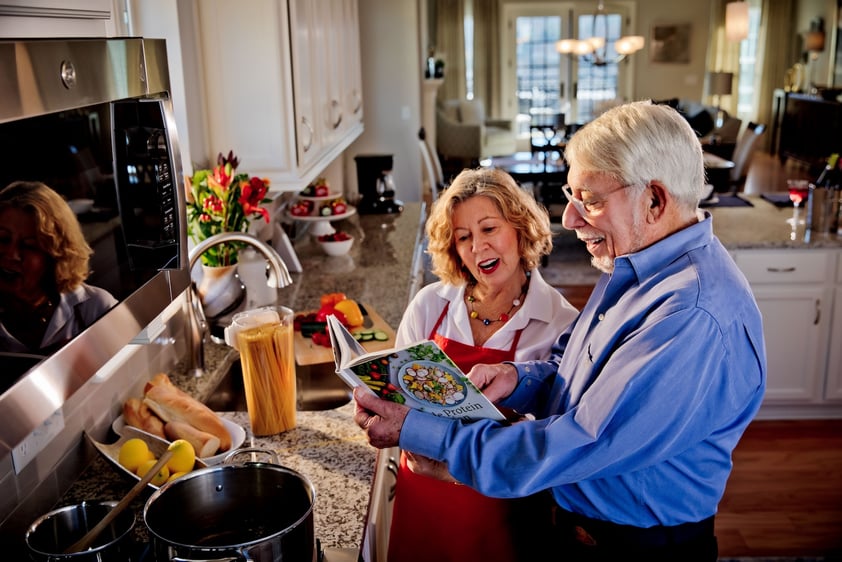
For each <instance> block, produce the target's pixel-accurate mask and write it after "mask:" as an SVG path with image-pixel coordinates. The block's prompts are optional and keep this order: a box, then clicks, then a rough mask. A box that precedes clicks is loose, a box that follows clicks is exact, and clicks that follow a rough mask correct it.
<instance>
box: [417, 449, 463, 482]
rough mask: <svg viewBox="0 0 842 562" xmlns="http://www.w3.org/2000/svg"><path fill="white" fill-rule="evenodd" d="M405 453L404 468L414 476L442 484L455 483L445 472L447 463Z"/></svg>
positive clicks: (448, 473)
mask: <svg viewBox="0 0 842 562" xmlns="http://www.w3.org/2000/svg"><path fill="white" fill-rule="evenodd" d="M405 453H406V466H408V467H409V470H411V471H412V472H414V473H415V474H420V475H422V476H427V477H429V478H435V479H436V480H441V481H443V482H456V479H455V478H454V477H453V476H451V475H450V472H448V471H447V463H445V462H442V461H437V460H433V459H431V458H430V457H425V456H423V455H416V454H414V453H410V452H409V451H405Z"/></svg>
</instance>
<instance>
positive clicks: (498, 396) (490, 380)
mask: <svg viewBox="0 0 842 562" xmlns="http://www.w3.org/2000/svg"><path fill="white" fill-rule="evenodd" d="M468 378H469V379H471V382H472V383H474V384H475V385H476V386H477V387H478V388H479V389H480V390H482V392H483V394H485V395H486V396H487V397H488V399H489V400H491V401H492V402H498V401H500V400H502V399H503V398H505V397H507V396H508V395H509V394H511V393H512V392H513V391H514V389H515V387H516V386H517V369H515V367H514V366H513V365H509V364H508V363H498V364H496V365H484V364H482V363H480V364H477V365H474V367H473V369H471V371H470V372H469V373H468Z"/></svg>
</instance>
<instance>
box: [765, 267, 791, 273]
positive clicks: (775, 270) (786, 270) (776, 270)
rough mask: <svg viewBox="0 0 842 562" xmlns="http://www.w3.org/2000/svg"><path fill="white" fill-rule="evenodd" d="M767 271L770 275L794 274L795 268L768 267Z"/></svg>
mask: <svg viewBox="0 0 842 562" xmlns="http://www.w3.org/2000/svg"><path fill="white" fill-rule="evenodd" d="M766 271H768V272H769V273H792V272H793V271H795V268H794V267H767V268H766Z"/></svg>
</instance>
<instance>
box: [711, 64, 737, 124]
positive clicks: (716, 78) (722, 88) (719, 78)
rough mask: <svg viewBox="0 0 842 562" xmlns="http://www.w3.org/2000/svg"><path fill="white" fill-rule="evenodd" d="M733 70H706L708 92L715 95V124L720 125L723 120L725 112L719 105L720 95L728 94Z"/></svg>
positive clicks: (732, 79) (732, 80)
mask: <svg viewBox="0 0 842 562" xmlns="http://www.w3.org/2000/svg"><path fill="white" fill-rule="evenodd" d="M733 82H734V73H733V72H708V93H709V94H710V95H711V96H716V103H715V106H716V126H717V127H721V126H722V124H723V122H724V121H725V112H724V111H722V106H721V105H720V103H721V101H722V96H730V95H731V89H732V88H733Z"/></svg>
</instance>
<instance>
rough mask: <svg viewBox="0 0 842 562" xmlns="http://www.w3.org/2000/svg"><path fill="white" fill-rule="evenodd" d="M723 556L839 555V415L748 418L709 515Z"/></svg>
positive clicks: (841, 553)
mask: <svg viewBox="0 0 842 562" xmlns="http://www.w3.org/2000/svg"><path fill="white" fill-rule="evenodd" d="M716 535H717V537H718V539H719V552H720V556H722V557H735V556H824V557H828V558H830V557H833V559H834V560H840V559H842V420H797V421H768V420H762V421H755V422H753V423H752V424H751V425H750V426H749V427H748V429H747V430H746V433H745V434H744V435H743V438H742V440H741V441H740V443H739V444H738V445H737V448H736V450H735V451H734V469H733V472H732V473H731V477H730V479H729V480H728V485H727V487H726V490H725V496H724V497H723V499H722V501H721V502H720V505H719V513H718V514H717V517H716Z"/></svg>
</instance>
